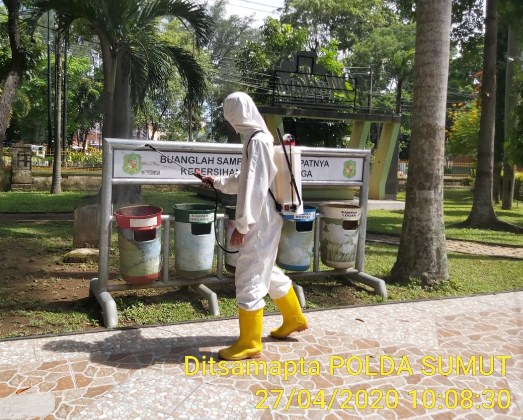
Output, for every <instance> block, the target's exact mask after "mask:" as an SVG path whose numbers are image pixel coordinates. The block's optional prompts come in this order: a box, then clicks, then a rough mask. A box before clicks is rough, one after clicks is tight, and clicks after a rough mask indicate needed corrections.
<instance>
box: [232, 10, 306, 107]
mask: <svg viewBox="0 0 523 420" xmlns="http://www.w3.org/2000/svg"><path fill="white" fill-rule="evenodd" d="M306 37H307V29H305V28H298V29H297V28H295V27H293V26H292V25H290V24H281V23H280V22H278V21H277V20H276V19H273V18H270V17H269V18H267V20H266V21H265V24H264V26H263V27H262V30H261V34H260V40H259V41H247V43H246V44H245V46H244V47H243V48H242V49H241V50H240V52H239V53H238V64H237V67H238V70H239V71H240V73H241V77H242V81H243V82H244V84H245V87H246V88H245V90H246V91H247V92H249V93H251V94H253V96H254V98H255V101H256V102H257V103H268V100H269V98H270V95H269V92H270V90H269V84H270V81H271V74H272V70H273V68H274V67H276V66H278V65H279V64H280V62H281V61H282V60H285V59H289V58H291V57H292V55H293V54H295V53H296V52H297V51H301V50H303V48H304V47H305V40H306Z"/></svg>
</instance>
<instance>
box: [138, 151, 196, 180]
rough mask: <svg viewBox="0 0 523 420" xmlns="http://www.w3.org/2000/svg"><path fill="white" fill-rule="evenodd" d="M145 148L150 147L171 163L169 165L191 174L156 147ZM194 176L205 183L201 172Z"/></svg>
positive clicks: (194, 173)
mask: <svg viewBox="0 0 523 420" xmlns="http://www.w3.org/2000/svg"><path fill="white" fill-rule="evenodd" d="M145 147H148V148H149V149H152V150H154V151H155V152H156V153H159V154H160V155H162V156H163V157H164V158H165V159H166V160H167V162H169V163H174V164H175V165H178V166H179V167H180V168H182V169H183V170H185V171H187V172H189V170H188V169H187V168H186V167H184V166H182V165H180V164H179V163H178V162H175V161H174V159H171V158H169V157H168V156H167V155H166V154H165V153H162V152H160V151H159V150H158V149H157V148H156V147H153V146H151V145H150V144H146V145H145ZM193 175H194V176H195V177H196V178H198V179H199V180H200V181H202V182H203V176H202V174H201V173H200V172H193Z"/></svg>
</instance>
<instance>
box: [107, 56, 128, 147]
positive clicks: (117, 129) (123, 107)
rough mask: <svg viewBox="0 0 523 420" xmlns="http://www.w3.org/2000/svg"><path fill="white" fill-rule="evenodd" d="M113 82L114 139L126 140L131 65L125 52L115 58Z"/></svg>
mask: <svg viewBox="0 0 523 420" xmlns="http://www.w3.org/2000/svg"><path fill="white" fill-rule="evenodd" d="M117 63H118V64H117V66H116V77H115V81H114V102H113V133H112V135H113V136H114V137H118V138H124V139H128V138H129V137H130V136H131V120H132V116H131V63H130V59H129V55H128V54H127V53H126V52H125V50H123V49H122V50H120V52H119V54H118V57H117Z"/></svg>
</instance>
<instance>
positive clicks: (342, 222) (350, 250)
mask: <svg viewBox="0 0 523 420" xmlns="http://www.w3.org/2000/svg"><path fill="white" fill-rule="evenodd" d="M320 213H321V215H322V217H321V222H320V255H321V261H322V262H323V264H325V265H326V266H328V267H332V268H351V267H354V266H355V265H356V255H357V251H358V236H359V224H360V218H361V208H360V207H359V206H354V205H347V204H341V203H325V204H320Z"/></svg>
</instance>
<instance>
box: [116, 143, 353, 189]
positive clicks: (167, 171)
mask: <svg viewBox="0 0 523 420" xmlns="http://www.w3.org/2000/svg"><path fill="white" fill-rule="evenodd" d="M241 160H242V158H241V154H239V153H212V152H208V153H203V152H182V151H176V152H169V151H162V153H161V154H160V153H158V152H155V151H152V150H151V151H149V150H137V151H134V150H115V151H114V160H113V163H114V166H113V168H114V173H113V177H114V178H145V179H158V180H161V179H169V180H175V179H176V180H185V179H189V180H193V179H194V172H195V171H196V170H197V169H198V170H200V172H201V173H202V175H204V176H205V175H212V176H228V175H231V174H233V173H234V172H236V171H238V170H240V165H241ZM301 178H302V182H303V183H307V182H312V181H314V182H325V183H330V182H333V181H336V182H361V181H362V180H363V158H361V157H347V156H340V157H333V156H309V155H304V154H302V157H301Z"/></svg>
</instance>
